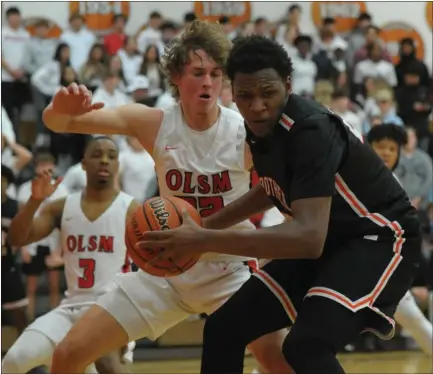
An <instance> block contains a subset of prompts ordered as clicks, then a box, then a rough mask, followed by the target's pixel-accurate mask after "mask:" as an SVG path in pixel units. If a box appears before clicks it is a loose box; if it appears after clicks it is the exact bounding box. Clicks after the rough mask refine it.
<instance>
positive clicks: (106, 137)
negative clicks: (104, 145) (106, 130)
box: [84, 135, 119, 154]
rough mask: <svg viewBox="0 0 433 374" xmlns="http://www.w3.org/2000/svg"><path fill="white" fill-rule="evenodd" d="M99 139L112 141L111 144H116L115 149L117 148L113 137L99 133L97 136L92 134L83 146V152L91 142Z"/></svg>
mask: <svg viewBox="0 0 433 374" xmlns="http://www.w3.org/2000/svg"><path fill="white" fill-rule="evenodd" d="M100 140H109V141H111V142H113V144H114V145H115V146H116V149H117V150H119V147H118V146H117V144H116V142H115V141H114V140H113V138H110V137H109V136H106V135H99V136H92V137H91V138H89V139H88V141H87V143H86V147H85V148H84V154H86V152H87V151H88V150H89V148H90V147H91V146H92V145H93V144H95V143H96V142H98V141H100Z"/></svg>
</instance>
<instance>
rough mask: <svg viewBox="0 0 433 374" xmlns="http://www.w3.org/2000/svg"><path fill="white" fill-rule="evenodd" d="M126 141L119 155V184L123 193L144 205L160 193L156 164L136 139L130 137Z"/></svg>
mask: <svg viewBox="0 0 433 374" xmlns="http://www.w3.org/2000/svg"><path fill="white" fill-rule="evenodd" d="M126 141H127V147H125V149H124V150H122V151H121V152H120V154H119V183H120V186H121V188H122V191H124V192H126V193H127V194H128V195H131V196H133V197H134V198H135V199H136V200H137V201H139V202H141V203H143V202H144V201H145V200H147V199H149V198H151V197H153V196H155V194H156V192H157V191H158V183H157V179H156V173H155V162H154V161H153V158H152V156H151V155H150V154H149V153H148V152H147V151H146V150H145V149H144V148H143V146H142V145H141V144H140V142H139V141H138V140H137V139H136V138H133V137H130V136H128V137H127V138H126Z"/></svg>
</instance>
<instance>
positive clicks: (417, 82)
mask: <svg viewBox="0 0 433 374" xmlns="http://www.w3.org/2000/svg"><path fill="white" fill-rule="evenodd" d="M402 72H403V76H402V78H403V81H402V82H401V84H400V85H399V86H398V87H397V89H396V92H395V96H396V101H397V107H398V115H399V116H400V117H401V118H402V119H403V121H404V122H405V123H406V124H407V125H409V126H412V127H413V128H415V130H416V133H417V137H418V142H419V146H420V147H421V149H423V150H425V151H427V150H428V143H429V141H430V132H429V115H430V113H431V111H432V106H431V104H430V103H429V102H428V92H427V87H426V86H424V85H422V83H421V77H422V75H423V69H422V66H421V65H419V64H417V62H416V61H412V64H410V65H406V66H405V68H404V70H402Z"/></svg>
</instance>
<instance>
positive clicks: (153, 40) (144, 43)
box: [137, 12, 164, 53]
mask: <svg viewBox="0 0 433 374" xmlns="http://www.w3.org/2000/svg"><path fill="white" fill-rule="evenodd" d="M161 24H162V16H161V14H160V13H159V12H152V13H150V16H149V21H148V24H147V27H146V29H145V30H143V31H142V32H141V33H140V34H139V35H138V37H137V47H138V50H139V51H140V53H144V51H146V49H147V48H148V46H149V45H156V46H157V48H158V50H159V51H160V53H163V52H164V44H163V42H162V35H161V31H160V29H159V28H160V26H161Z"/></svg>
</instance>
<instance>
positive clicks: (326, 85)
mask: <svg viewBox="0 0 433 374" xmlns="http://www.w3.org/2000/svg"><path fill="white" fill-rule="evenodd" d="M334 90H335V89H334V85H333V84H332V82H331V81H329V80H318V81H317V82H316V84H315V85H314V100H316V101H317V102H318V103H319V104H322V105H323V106H325V107H327V108H330V107H331V104H332V95H333V93H334Z"/></svg>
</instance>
